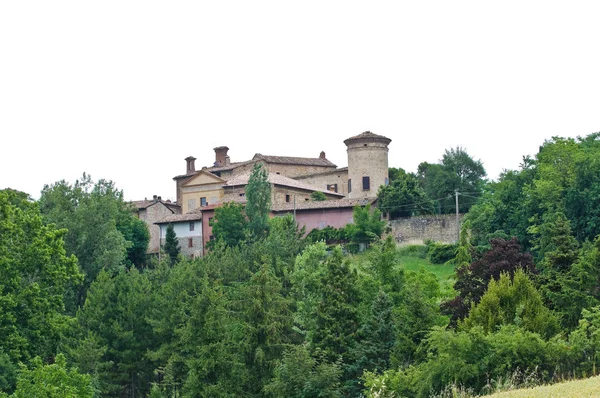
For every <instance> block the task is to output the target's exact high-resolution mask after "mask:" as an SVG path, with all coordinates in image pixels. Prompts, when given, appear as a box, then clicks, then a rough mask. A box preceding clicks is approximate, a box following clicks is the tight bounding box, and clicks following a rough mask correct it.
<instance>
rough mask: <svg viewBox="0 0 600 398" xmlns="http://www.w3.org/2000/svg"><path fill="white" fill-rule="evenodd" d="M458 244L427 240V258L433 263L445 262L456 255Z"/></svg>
mask: <svg viewBox="0 0 600 398" xmlns="http://www.w3.org/2000/svg"><path fill="white" fill-rule="evenodd" d="M456 249H457V246H456V244H448V243H440V242H431V241H430V242H427V259H428V260H429V261H430V262H431V263H432V264H445V263H447V262H448V261H451V260H453V259H454V258H455V257H456Z"/></svg>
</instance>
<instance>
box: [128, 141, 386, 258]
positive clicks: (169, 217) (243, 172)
mask: <svg viewBox="0 0 600 398" xmlns="http://www.w3.org/2000/svg"><path fill="white" fill-rule="evenodd" d="M390 142H391V139H389V138H387V137H384V136H381V135H377V134H374V133H372V132H370V131H366V132H364V133H362V134H359V135H356V136H353V137H350V138H348V139H346V140H344V144H345V145H346V147H347V153H348V166H347V167H337V166H336V165H335V164H333V163H332V162H330V161H329V160H328V159H327V158H326V155H325V152H321V153H320V155H319V157H316V158H304V157H286V156H269V155H262V154H260V153H257V154H256V155H254V157H253V158H252V159H250V160H246V161H242V162H231V160H230V157H229V155H228V151H229V148H228V147H226V146H220V147H217V148H214V151H215V161H214V163H213V164H212V165H211V166H205V167H202V168H201V169H200V170H197V169H196V165H195V161H196V160H197V159H196V158H194V157H193V156H188V157H187V158H186V159H185V162H186V163H185V174H181V175H178V176H176V177H174V178H173V180H174V181H175V187H176V192H177V202H176V205H177V206H178V209H179V211H174V210H173V209H174V206H173V204H171V203H163V202H162V201H160V200H159V201H156V200H155V202H154V203H157V204H158V205H160V204H163V205H164V206H165V207H166V208H167V209H166V210H164V211H162V212H159V211H155V213H156V214H162V215H163V217H162V218H161V219H159V220H150V219H149V218H147V219H146V220H145V221H146V222H147V223H148V225H149V226H150V232H151V242H153V244H151V245H150V246H151V248H150V249H149V252H153V251H154V250H156V251H158V243H159V242H160V241H161V240H162V239H164V236H165V230H166V226H167V225H168V224H173V225H174V227H175V232H176V234H177V236H178V239H179V240H180V246H181V248H182V251H183V252H184V253H185V254H187V255H189V256H198V255H202V254H203V253H204V251H205V249H204V248H205V245H206V242H207V241H208V240H210V239H211V238H212V236H211V231H212V228H211V227H210V223H209V221H210V218H212V215H213V214H214V209H215V208H216V207H218V206H219V205H220V204H222V203H226V202H231V201H233V202H239V203H243V202H245V187H246V185H247V184H248V179H249V177H250V173H251V170H252V168H253V167H254V165H255V164H257V163H258V164H261V165H262V166H263V167H264V168H265V170H266V171H267V175H268V181H269V182H270V183H271V188H272V189H271V203H272V212H273V214H274V215H280V214H285V213H290V212H294V213H295V214H296V221H297V222H298V224H299V225H300V226H301V227H302V226H305V227H306V230H307V231H310V230H311V229H313V228H323V227H325V226H327V225H330V226H333V227H336V228H339V227H341V226H344V225H346V224H347V223H348V222H352V208H353V207H354V206H355V205H357V204H361V205H364V204H368V203H373V202H374V200H375V198H376V197H377V191H378V189H379V187H380V186H381V185H387V184H388V150H389V149H388V145H389V144H390ZM313 192H322V193H323V194H324V195H325V197H326V198H327V200H325V201H321V202H314V201H312V200H311V194H312V193H313ZM136 203H138V202H136ZM139 203H141V201H140V202H139ZM167 210H168V211H167ZM153 224H156V225H158V227H159V230H157V227H156V225H153ZM153 234H154V235H157V236H156V237H153ZM159 237H160V238H159Z"/></svg>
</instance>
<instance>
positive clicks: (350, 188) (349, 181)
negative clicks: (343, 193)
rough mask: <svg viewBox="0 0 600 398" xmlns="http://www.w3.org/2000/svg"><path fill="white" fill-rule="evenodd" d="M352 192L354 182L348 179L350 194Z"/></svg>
mask: <svg viewBox="0 0 600 398" xmlns="http://www.w3.org/2000/svg"><path fill="white" fill-rule="evenodd" d="M350 192H352V180H351V179H348V193H350Z"/></svg>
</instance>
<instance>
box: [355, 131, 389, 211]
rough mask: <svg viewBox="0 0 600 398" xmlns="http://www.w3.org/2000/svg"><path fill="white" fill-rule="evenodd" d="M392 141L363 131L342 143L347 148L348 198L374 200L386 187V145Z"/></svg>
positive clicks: (387, 179)
mask: <svg viewBox="0 0 600 398" xmlns="http://www.w3.org/2000/svg"><path fill="white" fill-rule="evenodd" d="M391 141H392V140H390V139H389V138H387V137H384V136H381V135H377V134H373V133H371V132H370V131H365V132H364V133H362V134H359V135H356V136H354V137H350V138H348V139H347V140H345V141H344V144H346V146H347V147H348V149H347V152H348V197H349V198H350V199H356V198H374V197H377V191H378V190H379V187H380V186H381V185H387V184H388V182H389V178H388V151H389V149H388V145H389V144H390V142H391Z"/></svg>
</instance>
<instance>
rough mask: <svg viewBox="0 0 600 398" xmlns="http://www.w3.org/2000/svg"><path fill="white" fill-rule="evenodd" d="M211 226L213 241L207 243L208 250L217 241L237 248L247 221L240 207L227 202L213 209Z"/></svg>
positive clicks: (243, 234)
mask: <svg viewBox="0 0 600 398" xmlns="http://www.w3.org/2000/svg"><path fill="white" fill-rule="evenodd" d="M211 225H212V234H213V236H214V237H215V239H214V240H213V241H210V242H208V244H209V247H210V248H212V247H213V246H214V243H213V242H216V241H219V240H222V241H223V242H224V243H225V244H226V245H227V246H237V245H239V244H240V243H241V242H242V241H243V240H244V238H245V230H246V228H247V226H248V220H247V219H246V215H245V214H244V208H243V206H242V205H240V204H237V203H234V202H229V203H225V204H224V205H223V206H221V207H217V208H216V209H215V216H214V218H213V220H212V224H211Z"/></svg>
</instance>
